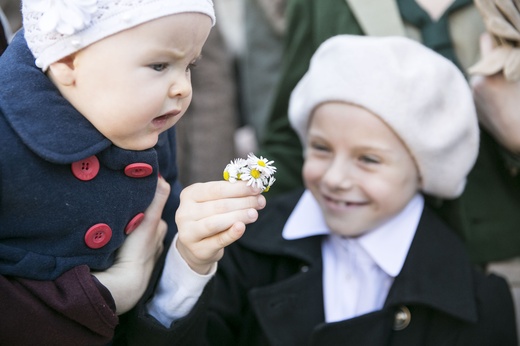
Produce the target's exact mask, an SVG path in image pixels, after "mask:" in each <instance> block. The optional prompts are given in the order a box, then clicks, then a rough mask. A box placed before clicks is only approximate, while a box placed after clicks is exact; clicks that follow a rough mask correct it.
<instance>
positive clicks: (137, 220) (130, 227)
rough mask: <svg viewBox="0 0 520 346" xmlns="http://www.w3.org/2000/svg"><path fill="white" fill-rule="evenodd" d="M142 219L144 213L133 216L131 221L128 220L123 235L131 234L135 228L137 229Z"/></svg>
mask: <svg viewBox="0 0 520 346" xmlns="http://www.w3.org/2000/svg"><path fill="white" fill-rule="evenodd" d="M143 219H144V213H139V214H137V215H136V216H134V218H133V219H132V220H130V222H129V223H128V225H126V227H125V234H130V233H132V232H133V231H134V230H135V229H136V228H137V227H139V225H140V224H141V222H143Z"/></svg>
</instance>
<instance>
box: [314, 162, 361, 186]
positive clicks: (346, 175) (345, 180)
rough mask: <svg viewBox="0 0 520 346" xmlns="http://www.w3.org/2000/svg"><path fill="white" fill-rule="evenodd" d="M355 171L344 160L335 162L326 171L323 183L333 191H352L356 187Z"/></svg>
mask: <svg viewBox="0 0 520 346" xmlns="http://www.w3.org/2000/svg"><path fill="white" fill-rule="evenodd" d="M353 173H354V169H353V167H351V165H349V164H348V163H347V162H345V161H344V160H342V159H336V160H334V161H333V162H332V163H331V165H330V166H329V167H328V168H327V170H326V171H325V174H324V175H323V178H322V182H323V183H324V184H325V185H326V186H327V187H328V188H329V189H332V190H337V189H343V190H346V189H350V188H351V187H352V186H353V185H354V177H353Z"/></svg>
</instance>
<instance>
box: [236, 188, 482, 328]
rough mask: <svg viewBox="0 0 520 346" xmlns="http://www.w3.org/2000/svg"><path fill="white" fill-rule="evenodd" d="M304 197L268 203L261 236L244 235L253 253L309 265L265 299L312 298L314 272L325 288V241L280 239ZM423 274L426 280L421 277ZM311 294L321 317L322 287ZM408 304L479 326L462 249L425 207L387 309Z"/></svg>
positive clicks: (276, 286)
mask: <svg viewBox="0 0 520 346" xmlns="http://www.w3.org/2000/svg"><path fill="white" fill-rule="evenodd" d="M302 192H303V191H298V192H297V193H293V194H291V195H287V196H284V197H282V198H279V199H273V200H270V201H269V203H268V207H267V208H266V209H265V210H264V211H262V212H261V219H259V220H258V221H257V225H255V227H256V226H258V230H260V229H261V231H258V232H256V231H252V232H246V234H245V236H244V237H243V238H242V239H241V241H240V242H241V243H242V244H243V245H244V246H245V247H247V248H250V249H252V250H255V251H258V252H261V253H265V254H271V255H281V256H288V257H291V258H294V259H296V260H300V261H302V262H303V263H306V264H307V265H308V267H309V271H308V272H302V273H301V274H296V276H295V277H292V278H289V279H287V280H285V281H282V282H278V283H275V284H273V285H271V286H269V288H268V289H269V290H270V291H269V294H267V296H269V295H271V294H272V296H276V297H278V298H280V299H282V298H281V297H284V296H285V297H287V296H292V295H294V292H303V291H304V290H303V289H302V288H303V287H305V291H306V292H307V293H306V295H307V296H309V295H311V293H310V292H308V289H311V287H314V286H313V284H312V280H313V279H312V278H311V275H309V273H312V272H313V271H314V270H317V271H318V272H319V273H320V274H319V275H318V276H317V277H318V278H320V285H321V282H322V280H321V273H322V268H321V265H322V259H321V239H322V236H313V237H309V238H302V239H296V240H285V239H283V237H282V235H281V233H282V232H281V230H282V228H283V225H284V224H285V222H286V221H287V218H288V217H289V215H290V213H291V211H292V209H293V207H294V206H295V205H296V203H297V201H298V199H299V198H300V196H301V193H302ZM262 225H263V226H262ZM439 249H442V252H439ZM422 273H425V274H424V275H421V274H422ZM259 292H262V289H259ZM274 292H276V293H274ZM313 292H314V294H315V295H314V296H313V297H314V299H316V300H317V301H319V304H321V309H320V311H321V315H323V300H322V299H321V295H322V288H321V286H320V287H319V289H317V288H315V289H314V291H313ZM257 294H259V295H262V293H257ZM291 299H292V300H294V298H291ZM407 304H419V305H425V306H428V307H431V308H433V309H436V310H440V311H443V312H445V313H447V314H449V315H452V316H454V317H455V318H458V319H460V320H463V321H467V322H476V321H477V307H476V298H475V292H474V290H473V274H472V269H471V263H470V261H469V258H468V256H466V250H465V248H464V245H463V244H462V242H461V241H460V240H459V239H458V238H457V237H456V235H455V234H453V232H452V231H451V230H450V229H448V228H447V226H446V225H445V224H444V223H442V222H441V221H440V219H439V218H438V217H437V216H436V215H434V213H433V212H432V211H431V210H430V209H429V208H428V207H426V206H425V208H424V211H423V214H422V216H421V220H420V221H419V226H418V228H417V232H416V235H415V237H414V239H413V241H412V244H411V247H410V251H409V253H408V255H407V258H406V261H405V264H404V266H403V269H402V271H401V273H400V274H399V275H398V276H397V277H396V279H395V281H394V284H393V286H392V288H391V290H390V292H389V294H388V297H387V300H386V302H385V307H392V306H399V305H407ZM263 306H268V305H263ZM292 309H294V306H293V307H292ZM293 313H294V311H293ZM280 323H281V320H280Z"/></svg>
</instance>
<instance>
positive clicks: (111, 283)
mask: <svg viewBox="0 0 520 346" xmlns="http://www.w3.org/2000/svg"><path fill="white" fill-rule="evenodd" d="M169 194H170V185H169V184H168V183H167V182H166V181H165V180H164V179H163V178H159V181H158V183H157V189H156V191H155V197H154V200H153V201H152V204H150V206H149V207H148V209H147V210H146V211H145V217H144V219H143V221H142V223H141V224H140V225H139V226H138V227H137V228H136V229H135V230H134V231H133V232H132V233H130V234H129V235H128V237H127V239H126V240H125V242H124V243H123V246H121V248H120V249H119V251H118V253H117V256H116V260H115V263H114V264H113V265H112V267H110V268H109V269H107V270H105V271H103V272H97V273H92V275H94V276H95V277H96V278H97V279H98V280H99V281H100V282H101V283H102V284H103V285H104V286H105V287H106V288H107V289H108V290H109V291H110V293H111V294H112V297H113V299H114V302H115V305H116V313H117V314H118V315H121V314H123V313H125V312H127V311H129V310H130V309H132V308H133V307H134V306H135V304H136V303H137V301H138V300H139V299H140V298H141V296H142V295H143V293H144V291H145V289H146V287H147V286H148V281H149V280H150V276H151V274H152V271H153V268H154V265H155V262H156V261H157V259H158V258H159V256H160V254H161V253H162V251H163V247H164V246H163V240H164V236H165V235H166V231H167V229H168V226H167V225H166V222H165V221H164V220H162V219H161V214H162V212H163V208H164V205H165V204H166V201H167V200H168V196H169Z"/></svg>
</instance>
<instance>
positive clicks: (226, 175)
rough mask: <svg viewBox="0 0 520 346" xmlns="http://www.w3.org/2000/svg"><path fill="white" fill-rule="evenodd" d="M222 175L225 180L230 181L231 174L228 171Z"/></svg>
mask: <svg viewBox="0 0 520 346" xmlns="http://www.w3.org/2000/svg"><path fill="white" fill-rule="evenodd" d="M222 175H223V176H224V180H229V172H228V171H224V173H223V174H222Z"/></svg>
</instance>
